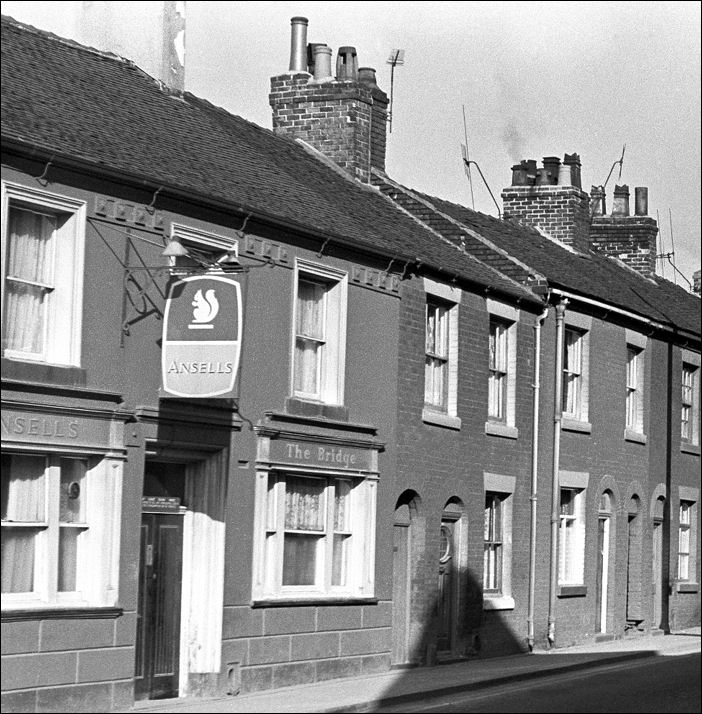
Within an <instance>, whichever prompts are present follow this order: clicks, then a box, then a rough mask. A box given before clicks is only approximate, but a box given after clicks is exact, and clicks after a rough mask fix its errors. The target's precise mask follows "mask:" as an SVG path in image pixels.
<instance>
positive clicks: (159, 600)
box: [134, 513, 183, 699]
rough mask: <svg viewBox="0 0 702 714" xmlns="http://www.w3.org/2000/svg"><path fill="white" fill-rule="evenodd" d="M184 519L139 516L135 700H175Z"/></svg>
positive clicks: (157, 514) (148, 514) (172, 514)
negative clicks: (139, 557)
mask: <svg viewBox="0 0 702 714" xmlns="http://www.w3.org/2000/svg"><path fill="white" fill-rule="evenodd" d="M182 553H183V516H182V515H180V514H174V513H143V514H142V517H141V562H140V567H139V602H138V608H137V649H136V672H135V678H134V695H135V698H136V699H164V698H166V697H177V696H178V661H179V657H180V593H181V585H182V583H181V572H182Z"/></svg>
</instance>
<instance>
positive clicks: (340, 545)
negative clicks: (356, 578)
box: [332, 533, 351, 586]
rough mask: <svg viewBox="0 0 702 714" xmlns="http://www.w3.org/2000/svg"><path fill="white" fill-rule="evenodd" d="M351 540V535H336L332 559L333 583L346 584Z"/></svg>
mask: <svg viewBox="0 0 702 714" xmlns="http://www.w3.org/2000/svg"><path fill="white" fill-rule="evenodd" d="M350 542H351V538H350V536H347V535H341V534H339V533H337V534H335V535H334V555H333V559H332V585H337V586H343V585H346V570H347V560H348V555H347V552H348V548H349V543H350Z"/></svg>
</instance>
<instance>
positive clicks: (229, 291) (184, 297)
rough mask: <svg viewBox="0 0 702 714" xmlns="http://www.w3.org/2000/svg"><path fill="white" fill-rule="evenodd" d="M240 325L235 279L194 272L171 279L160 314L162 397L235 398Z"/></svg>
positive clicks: (240, 307) (237, 290) (239, 301)
mask: <svg viewBox="0 0 702 714" xmlns="http://www.w3.org/2000/svg"><path fill="white" fill-rule="evenodd" d="M241 329H242V306H241V285H240V284H239V283H238V282H237V281H236V280H233V279H231V278H229V277H225V276H220V275H194V276H191V277H187V278H183V279H181V280H178V281H176V282H175V283H173V284H172V285H171V287H170V290H169V292H168V298H167V300H166V309H165V312H164V319H163V344H162V348H161V373H162V382H163V391H164V396H173V397H191V398H203V397H234V396H235V394H234V383H235V382H236V376H237V371H238V369H239V355H240V352H241Z"/></svg>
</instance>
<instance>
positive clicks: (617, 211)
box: [612, 184, 629, 216]
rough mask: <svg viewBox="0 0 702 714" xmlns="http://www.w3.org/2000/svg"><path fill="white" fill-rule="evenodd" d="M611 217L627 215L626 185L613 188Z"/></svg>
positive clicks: (627, 197) (627, 196) (627, 189)
mask: <svg viewBox="0 0 702 714" xmlns="http://www.w3.org/2000/svg"><path fill="white" fill-rule="evenodd" d="M612 215H613V216H628V215H629V187H628V186H627V185H626V184H624V185H623V186H615V187H614V198H613V199H612Z"/></svg>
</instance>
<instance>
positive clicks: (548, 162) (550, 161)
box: [544, 156, 561, 184]
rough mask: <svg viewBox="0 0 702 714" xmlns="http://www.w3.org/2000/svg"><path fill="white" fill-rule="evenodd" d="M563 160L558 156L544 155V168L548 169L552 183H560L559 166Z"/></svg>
mask: <svg viewBox="0 0 702 714" xmlns="http://www.w3.org/2000/svg"><path fill="white" fill-rule="evenodd" d="M560 164H561V160H560V159H559V158H558V157H557V156H544V169H546V171H548V173H549V177H550V179H551V181H550V182H551V183H552V184H555V183H558V167H559V166H560Z"/></svg>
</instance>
